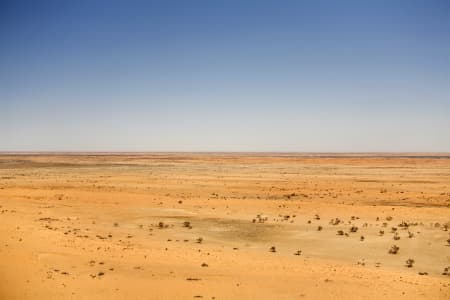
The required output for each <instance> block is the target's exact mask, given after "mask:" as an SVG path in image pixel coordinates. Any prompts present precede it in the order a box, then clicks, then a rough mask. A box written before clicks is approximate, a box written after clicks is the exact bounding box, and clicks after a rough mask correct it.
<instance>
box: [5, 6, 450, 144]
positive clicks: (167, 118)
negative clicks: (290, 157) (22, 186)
mask: <svg viewBox="0 0 450 300" xmlns="http://www.w3.org/2000/svg"><path fill="white" fill-rule="evenodd" d="M0 25H1V26H0V152H16V151H23V152H280V153H282V152H285V153H287V152H291V153H292V152H297V153H313V152H314V153H333V152H334V153H348V152H353V153H357V152H360V153H364V152H366V153H367V152H372V153H374V152H396V153H400V152H416V153H417V152H430V153H431V152H450V3H449V2H448V1H395V2H394V1H377V2H371V3H369V2H367V3H363V2H361V1H342V2H339V3H337V2H332V1H283V2H277V1H255V2H252V1H248V2H240V1H239V2H238V1H227V2H219V1H198V2H192V3H188V2H183V1H173V2H170V3H169V2H166V1H133V2H132V3H130V2H127V1H117V2H107V1H79V2H78V1H77V2H58V1H39V2H33V1H2V2H1V3H0Z"/></svg>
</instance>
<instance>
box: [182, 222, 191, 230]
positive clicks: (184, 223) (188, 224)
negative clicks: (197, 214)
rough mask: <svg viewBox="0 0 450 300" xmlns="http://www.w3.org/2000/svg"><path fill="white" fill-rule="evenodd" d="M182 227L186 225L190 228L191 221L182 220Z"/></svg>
mask: <svg viewBox="0 0 450 300" xmlns="http://www.w3.org/2000/svg"><path fill="white" fill-rule="evenodd" d="M183 227H186V228H189V229H192V225H191V222H189V221H184V222H183Z"/></svg>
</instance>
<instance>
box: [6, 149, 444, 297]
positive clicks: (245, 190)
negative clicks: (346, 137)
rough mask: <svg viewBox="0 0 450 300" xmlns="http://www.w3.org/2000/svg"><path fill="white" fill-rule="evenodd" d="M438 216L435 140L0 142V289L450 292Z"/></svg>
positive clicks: (25, 292)
mask: <svg viewBox="0 0 450 300" xmlns="http://www.w3.org/2000/svg"><path fill="white" fill-rule="evenodd" d="M448 227H450V156H448V155H447V156H446V155H445V154H443V155H437V154H434V155H427V154H423V155H389V154H385V155H377V156H373V155H370V154H364V155H350V154H349V155H332V154H330V155H300V154H282V155H281V154H206V153H205V154H179V153H178V154H177V153H173V154H164V153H160V154H157V153H155V154H139V155H138V154H135V155H132V154H122V155H113V154H103V155H89V154H83V155H75V154H71V155H69V154H53V155H37V154H22V155H18V154H3V155H0V299H450V268H449V267H450V235H449V233H450V229H449V228H448ZM446 268H449V269H446Z"/></svg>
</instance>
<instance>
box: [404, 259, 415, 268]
mask: <svg viewBox="0 0 450 300" xmlns="http://www.w3.org/2000/svg"><path fill="white" fill-rule="evenodd" d="M405 265H406V266H407V267H408V268H412V266H413V265H414V259H412V258H408V259H407V260H406V262H405Z"/></svg>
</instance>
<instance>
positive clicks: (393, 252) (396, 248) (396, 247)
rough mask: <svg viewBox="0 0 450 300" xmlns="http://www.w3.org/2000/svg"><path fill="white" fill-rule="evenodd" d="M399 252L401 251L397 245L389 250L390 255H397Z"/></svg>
mask: <svg viewBox="0 0 450 300" xmlns="http://www.w3.org/2000/svg"><path fill="white" fill-rule="evenodd" d="M398 250H400V247H398V246H397V245H392V246H391V248H390V249H389V254H397V253H398Z"/></svg>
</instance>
